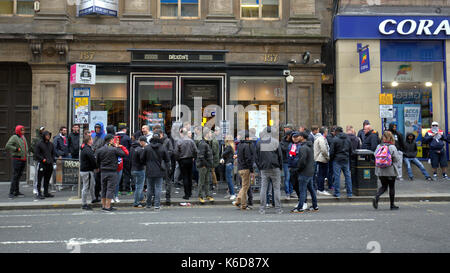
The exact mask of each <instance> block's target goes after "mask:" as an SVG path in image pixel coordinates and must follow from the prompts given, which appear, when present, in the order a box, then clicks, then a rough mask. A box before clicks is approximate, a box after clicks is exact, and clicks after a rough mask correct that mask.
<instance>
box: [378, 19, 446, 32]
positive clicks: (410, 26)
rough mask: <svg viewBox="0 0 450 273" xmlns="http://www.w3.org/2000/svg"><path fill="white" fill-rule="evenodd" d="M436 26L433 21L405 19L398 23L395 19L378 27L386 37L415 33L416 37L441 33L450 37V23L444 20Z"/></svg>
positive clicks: (386, 21)
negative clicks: (395, 34)
mask: <svg viewBox="0 0 450 273" xmlns="http://www.w3.org/2000/svg"><path fill="white" fill-rule="evenodd" d="M437 23H438V24H435V22H434V21H433V20H429V19H420V20H413V19H405V20H402V21H400V22H397V20H395V19H386V20H384V21H382V22H381V23H380V24H379V25H378V29H379V31H380V33H382V34H384V35H392V34H394V33H395V32H397V33H398V34H400V35H410V34H413V33H415V34H416V35H433V36H436V35H439V34H440V32H441V31H444V32H445V34H446V35H450V24H449V21H448V20H446V19H444V20H442V21H441V22H437Z"/></svg>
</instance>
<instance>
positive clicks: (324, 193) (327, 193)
mask: <svg viewBox="0 0 450 273" xmlns="http://www.w3.org/2000/svg"><path fill="white" fill-rule="evenodd" d="M317 193H318V194H321V195H331V193H329V192H327V191H319V190H318V191H317Z"/></svg>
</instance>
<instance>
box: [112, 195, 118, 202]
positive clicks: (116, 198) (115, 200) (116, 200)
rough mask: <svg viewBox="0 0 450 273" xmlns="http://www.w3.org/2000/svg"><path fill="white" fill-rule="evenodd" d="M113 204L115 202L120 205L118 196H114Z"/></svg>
mask: <svg viewBox="0 0 450 273" xmlns="http://www.w3.org/2000/svg"><path fill="white" fill-rule="evenodd" d="M114 202H115V203H120V199H119V197H118V196H116V197H115V198H114ZM111 203H112V202H111Z"/></svg>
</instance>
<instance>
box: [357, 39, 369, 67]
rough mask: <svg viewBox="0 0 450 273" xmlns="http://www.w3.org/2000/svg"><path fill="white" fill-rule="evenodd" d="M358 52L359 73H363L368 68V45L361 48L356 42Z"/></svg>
mask: <svg viewBox="0 0 450 273" xmlns="http://www.w3.org/2000/svg"><path fill="white" fill-rule="evenodd" d="M358 52H359V73H364V72H367V71H369V70H370V57H369V47H368V46H366V47H364V48H361V44H358Z"/></svg>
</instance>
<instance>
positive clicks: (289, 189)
mask: <svg viewBox="0 0 450 273" xmlns="http://www.w3.org/2000/svg"><path fill="white" fill-rule="evenodd" d="M291 135H292V130H290V129H287V130H285V133H284V136H283V137H282V139H281V142H280V146H281V153H282V155H283V175H284V192H285V193H286V200H290V199H291V195H292V193H293V192H294V188H293V186H292V183H291V175H290V172H289V164H288V158H287V154H288V152H289V145H290V144H291Z"/></svg>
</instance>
